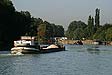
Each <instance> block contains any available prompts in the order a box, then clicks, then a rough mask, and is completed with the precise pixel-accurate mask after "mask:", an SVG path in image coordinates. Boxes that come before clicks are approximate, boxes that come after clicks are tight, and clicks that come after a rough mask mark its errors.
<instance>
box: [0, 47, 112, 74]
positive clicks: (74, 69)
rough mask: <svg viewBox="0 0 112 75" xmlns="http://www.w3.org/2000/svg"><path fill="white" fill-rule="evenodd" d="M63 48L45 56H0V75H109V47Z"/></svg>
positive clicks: (111, 64) (111, 58) (111, 55)
mask: <svg viewBox="0 0 112 75" xmlns="http://www.w3.org/2000/svg"><path fill="white" fill-rule="evenodd" d="M65 46H66V51H60V52H53V53H45V54H26V55H11V54H10V53H8V52H0V75H112V46H103V45H100V46H98V47H97V48H94V46H92V45H65Z"/></svg>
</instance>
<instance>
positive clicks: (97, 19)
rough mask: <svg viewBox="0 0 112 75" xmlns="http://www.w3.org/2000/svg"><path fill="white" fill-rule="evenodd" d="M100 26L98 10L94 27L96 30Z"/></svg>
mask: <svg viewBox="0 0 112 75" xmlns="http://www.w3.org/2000/svg"><path fill="white" fill-rule="evenodd" d="M99 26H100V9H98V8H97V9H96V14H95V27H96V28H98V27H99Z"/></svg>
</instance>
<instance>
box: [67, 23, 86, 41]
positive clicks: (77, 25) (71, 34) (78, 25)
mask: <svg viewBox="0 0 112 75" xmlns="http://www.w3.org/2000/svg"><path fill="white" fill-rule="evenodd" d="M86 27H87V25H86V24H85V23H84V22H82V21H72V22H71V23H70V24H69V26H68V30H67V32H66V35H67V37H68V38H69V39H73V38H74V37H75V36H74V33H76V31H75V30H77V29H78V30H79V29H80V28H81V30H84V29H85V28H86ZM79 33H81V32H80V31H79ZM83 33H84V34H85V32H83Z"/></svg>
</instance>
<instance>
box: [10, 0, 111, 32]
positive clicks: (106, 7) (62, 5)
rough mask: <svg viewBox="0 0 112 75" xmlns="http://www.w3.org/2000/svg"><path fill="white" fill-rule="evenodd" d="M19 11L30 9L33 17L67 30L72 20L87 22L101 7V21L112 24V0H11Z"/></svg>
mask: <svg viewBox="0 0 112 75" xmlns="http://www.w3.org/2000/svg"><path fill="white" fill-rule="evenodd" d="M11 1H12V2H13V4H14V7H15V8H16V10H17V11H29V12H30V13H31V15H32V17H36V18H41V19H43V20H44V21H48V22H50V23H54V24H56V25H62V26H63V27H64V28H65V30H66V29H67V27H68V26H69V24H70V22H72V21H79V20H81V21H83V22H85V23H86V24H87V20H88V16H89V15H91V16H93V17H94V16H95V9H96V8H99V9H100V23H101V24H102V25H103V24H105V23H111V24H112V8H111V7H112V0H11Z"/></svg>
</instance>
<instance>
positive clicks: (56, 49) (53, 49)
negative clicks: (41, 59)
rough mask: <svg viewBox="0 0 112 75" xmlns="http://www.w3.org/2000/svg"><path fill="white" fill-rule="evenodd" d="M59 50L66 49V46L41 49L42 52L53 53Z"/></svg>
mask: <svg viewBox="0 0 112 75" xmlns="http://www.w3.org/2000/svg"><path fill="white" fill-rule="evenodd" d="M59 51H65V47H64V48H50V49H40V53H51V52H59Z"/></svg>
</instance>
